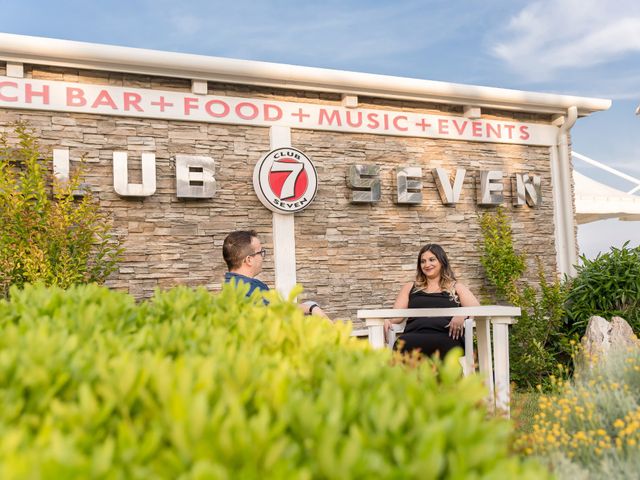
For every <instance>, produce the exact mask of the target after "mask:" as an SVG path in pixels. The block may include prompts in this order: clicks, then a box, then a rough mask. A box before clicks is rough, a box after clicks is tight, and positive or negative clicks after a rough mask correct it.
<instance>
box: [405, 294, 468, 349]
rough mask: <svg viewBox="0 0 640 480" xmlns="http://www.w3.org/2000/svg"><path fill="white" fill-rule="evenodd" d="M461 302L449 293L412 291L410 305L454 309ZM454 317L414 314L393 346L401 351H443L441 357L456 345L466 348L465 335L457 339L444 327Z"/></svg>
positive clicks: (413, 306) (410, 306) (412, 306)
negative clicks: (428, 316)
mask: <svg viewBox="0 0 640 480" xmlns="http://www.w3.org/2000/svg"><path fill="white" fill-rule="evenodd" d="M459 306H460V302H458V301H456V300H455V299H453V298H452V297H451V295H450V294H449V292H435V293H427V292H423V291H421V290H416V289H415V287H414V288H413V289H412V290H411V293H409V308H454V307H459ZM451 318H452V317H432V318H427V317H417V318H414V317H411V318H408V319H407V326H406V327H405V329H404V333H402V334H401V335H400V336H399V337H398V340H397V341H396V343H395V345H394V347H393V348H394V349H401V351H402V352H410V351H412V350H416V349H417V350H420V351H421V352H422V354H423V355H428V356H430V355H433V354H434V353H436V352H439V353H440V358H444V356H445V355H446V354H447V352H449V350H451V349H453V348H454V347H460V348H462V349H463V350H464V336H462V337H461V338H458V339H457V340H454V339H453V338H451V337H450V336H449V329H448V328H446V327H445V325H448V324H449V322H450V321H451Z"/></svg>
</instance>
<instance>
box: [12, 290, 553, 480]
mask: <svg viewBox="0 0 640 480" xmlns="http://www.w3.org/2000/svg"><path fill="white" fill-rule="evenodd" d="M245 292H246V287H245V288H244V289H243V288H242V287H240V288H239V289H237V290H236V289H234V288H233V287H231V286H225V288H224V289H223V290H222V292H221V293H220V294H218V295H211V294H209V293H208V292H206V291H205V290H204V289H198V290H189V289H186V288H176V289H173V290H170V291H167V292H161V293H156V295H155V296H154V297H153V298H152V299H150V300H148V301H145V302H142V303H140V304H136V303H135V302H134V301H133V299H132V298H131V297H130V296H128V295H126V294H123V293H117V292H112V291H109V290H107V289H105V288H101V287H97V286H95V285H88V286H79V287H73V288H70V289H69V290H67V291H63V290H61V289H58V288H49V289H47V288H44V287H41V286H40V287H31V286H27V287H25V288H24V289H23V290H19V289H16V288H13V289H12V290H11V293H10V300H9V301H4V300H3V301H0V405H2V409H0V478H7V479H8V478H11V479H21V478H65V479H66V478H140V479H148V478H171V479H177V478H181V479H205V478H206V479H208V478H215V479H217V478H227V479H231V478H241V479H253V478H260V479H263V478H277V479H282V478H286V479H289V478H299V479H311V478H327V479H329V478H333V479H338V478H339V479H349V478H427V479H428V478H532V479H534V478H535V479H538V478H545V477H546V476H547V473H546V472H545V471H544V470H543V469H542V468H541V467H540V466H539V465H538V464H535V463H528V462H524V463H523V462H522V460H520V459H519V458H518V457H513V456H509V454H508V448H507V443H508V440H509V434H510V427H509V423H508V422H506V421H504V420H500V419H488V418H487V413H486V411H485V409H484V407H483V405H484V402H483V398H484V396H485V390H484V388H483V386H482V382H481V380H480V379H479V378H477V377H475V376H473V377H467V378H461V377H460V369H459V364H458V362H457V359H456V358H455V355H450V356H448V357H447V358H446V359H445V361H444V363H443V364H439V365H437V367H438V368H437V369H436V368H435V364H433V363H430V362H426V361H425V362H421V363H419V364H418V365H417V366H416V367H414V368H410V367H408V366H406V365H404V364H402V363H394V362H392V361H391V360H392V353H391V352H390V351H388V350H372V349H371V347H370V346H369V345H368V343H367V342H365V341H362V340H357V339H355V338H352V337H350V327H349V326H347V325H331V324H330V323H328V322H325V321H323V320H322V319H319V318H316V317H305V316H304V315H303V314H302V313H301V312H300V310H299V309H298V308H296V306H295V304H293V303H291V302H284V301H282V300H280V299H278V298H277V296H276V294H275V293H272V294H271V296H270V301H271V304H270V305H269V306H268V307H265V306H264V305H262V302H260V300H259V299H257V298H251V299H247V298H246V297H245V295H244V294H245ZM296 293H299V292H296Z"/></svg>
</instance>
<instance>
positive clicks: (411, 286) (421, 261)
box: [384, 243, 480, 358]
mask: <svg viewBox="0 0 640 480" xmlns="http://www.w3.org/2000/svg"><path fill="white" fill-rule="evenodd" d="M477 305H480V303H479V302H478V300H477V299H476V297H475V296H474V295H473V293H471V291H470V290H469V289H468V288H467V287H466V286H464V285H463V284H462V283H460V282H458V281H456V277H455V275H454V273H453V270H451V266H450V265H449V259H448V258H447V254H446V253H445V251H444V249H443V248H442V247H441V246H440V245H436V244H434V243H429V244H427V245H425V246H424V247H422V248H421V249H420V253H419V254H418V266H417V269H416V279H415V281H414V282H409V283H406V284H405V285H404V286H403V287H402V289H401V290H400V293H399V294H398V298H397V299H396V302H395V303H394V305H393V308H454V307H460V306H462V307H474V306H477ZM402 321H403V319H402V318H394V319H391V320H385V322H384V330H385V334H386V333H387V331H388V330H389V327H390V326H391V324H392V323H402ZM463 329H464V317H431V318H426V317H410V318H407V326H406V328H405V330H404V333H402V334H401V335H400V337H399V338H398V340H397V341H396V343H395V345H394V347H393V348H394V349H400V350H401V351H402V352H410V351H412V350H420V352H421V353H422V354H423V355H428V356H431V355H434V354H436V352H437V353H438V354H439V355H440V357H441V358H444V356H445V355H446V354H447V352H449V350H451V349H453V348H454V347H460V348H462V349H463V350H464V331H463Z"/></svg>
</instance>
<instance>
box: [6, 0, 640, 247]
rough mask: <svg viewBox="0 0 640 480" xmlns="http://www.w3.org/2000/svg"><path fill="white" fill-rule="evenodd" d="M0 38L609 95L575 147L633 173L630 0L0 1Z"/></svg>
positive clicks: (605, 228)
mask: <svg viewBox="0 0 640 480" xmlns="http://www.w3.org/2000/svg"><path fill="white" fill-rule="evenodd" d="M0 31H2V32H7V33H18V34H23V35H34V36H43V37H52V38H64V39H70V40H79V41H87V42H95V43H105V44H112V45H125V46H134V47H141V48H151V49H157V50H168V51H178V52H188V53H198V54H203V55H211V56H221V57H232V58H242V59H251V60H262V61H270V62H279V63H289V64H295V65H308V66H314V67H325V68H335V69H341V70H353V71H360V72H370V73H380V74H388V75H395V76H404V77H415V78H423V79H429V80H441V81H447V82H455V83H467V84H473V85H488V86H494V87H503V88H514V89H520V90H531V91H540V92H552V93H560V94H568V95H581V96H593V97H602V98H609V99H612V100H613V105H612V107H611V109H610V110H609V111H607V112H601V113H596V114H594V115H592V116H591V117H588V118H583V119H579V120H578V123H577V124H576V126H575V127H574V128H573V130H572V134H573V148H574V149H575V150H576V151H578V152H580V153H582V154H584V155H587V156H589V157H591V158H593V159H596V160H598V161H600V162H603V163H606V164H607V165H610V166H612V167H614V168H617V169H620V170H622V171H624V172H625V173H627V174H630V175H633V176H635V177H638V178H640V161H638V160H639V159H640V116H636V115H634V111H635V108H636V107H637V106H638V104H639V103H640V1H638V0H616V1H606V0H555V1H554V0H539V1H519V0H508V1H507V0H483V1H472V0H468V1H464V2H463V1H456V0H446V1H445V0H442V1H441V0H428V1H427V0H425V1H402V0H396V1H379V0H373V1H371V0H370V1H365V0H357V1H356V0H351V1H345V0H343V1H335V0H329V1H318V0H316V1H313V2H309V1H303V0H298V1H291V0H270V1H262V2H260V1H247V0H235V1H231V2H230V1H218V0H183V1H175V0H172V1H169V0H153V1H151V0H129V1H121V0H113V1H109V2H106V1H93V2H91V1H87V0H82V1H78V0H75V1H74V0H71V1H65V0H60V1H56V2H48V1H44V0H41V1H35V0H10V1H7V0H0ZM576 168H577V169H578V170H579V171H581V172H582V173H585V174H587V175H590V176H592V177H593V178H596V179H598V180H600V181H603V182H605V183H608V184H610V185H611V186H614V187H617V188H620V189H624V190H629V189H631V187H632V185H631V184H629V183H626V182H624V181H620V180H619V179H616V177H612V176H610V175H608V174H603V173H602V172H601V171H598V170H595V169H593V168H592V167H587V166H586V165H585V164H583V163H581V162H580V161H576ZM603 232H607V233H606V235H604V234H603ZM578 238H579V243H580V247H581V250H582V251H583V252H585V253H586V254H587V255H588V256H593V255H594V254H595V253H597V252H598V251H606V250H607V249H608V248H609V246H610V245H620V244H621V243H622V242H623V241H624V240H631V243H632V244H633V245H638V244H640V222H619V221H616V220H608V221H604V222H596V223H592V224H588V225H585V226H582V227H580V228H579V233H578Z"/></svg>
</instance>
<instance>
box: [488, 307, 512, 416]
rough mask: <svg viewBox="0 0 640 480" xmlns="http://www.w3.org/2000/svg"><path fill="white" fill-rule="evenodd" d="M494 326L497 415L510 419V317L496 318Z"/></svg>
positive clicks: (493, 321) (492, 321) (493, 320)
mask: <svg viewBox="0 0 640 480" xmlns="http://www.w3.org/2000/svg"><path fill="white" fill-rule="evenodd" d="M491 323H492V324H493V358H494V361H495V367H494V370H495V382H496V397H495V398H496V413H497V414H498V415H504V416H505V417H507V418H509V406H510V392H509V324H511V323H513V319H512V318H510V317H494V318H492V319H491Z"/></svg>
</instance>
